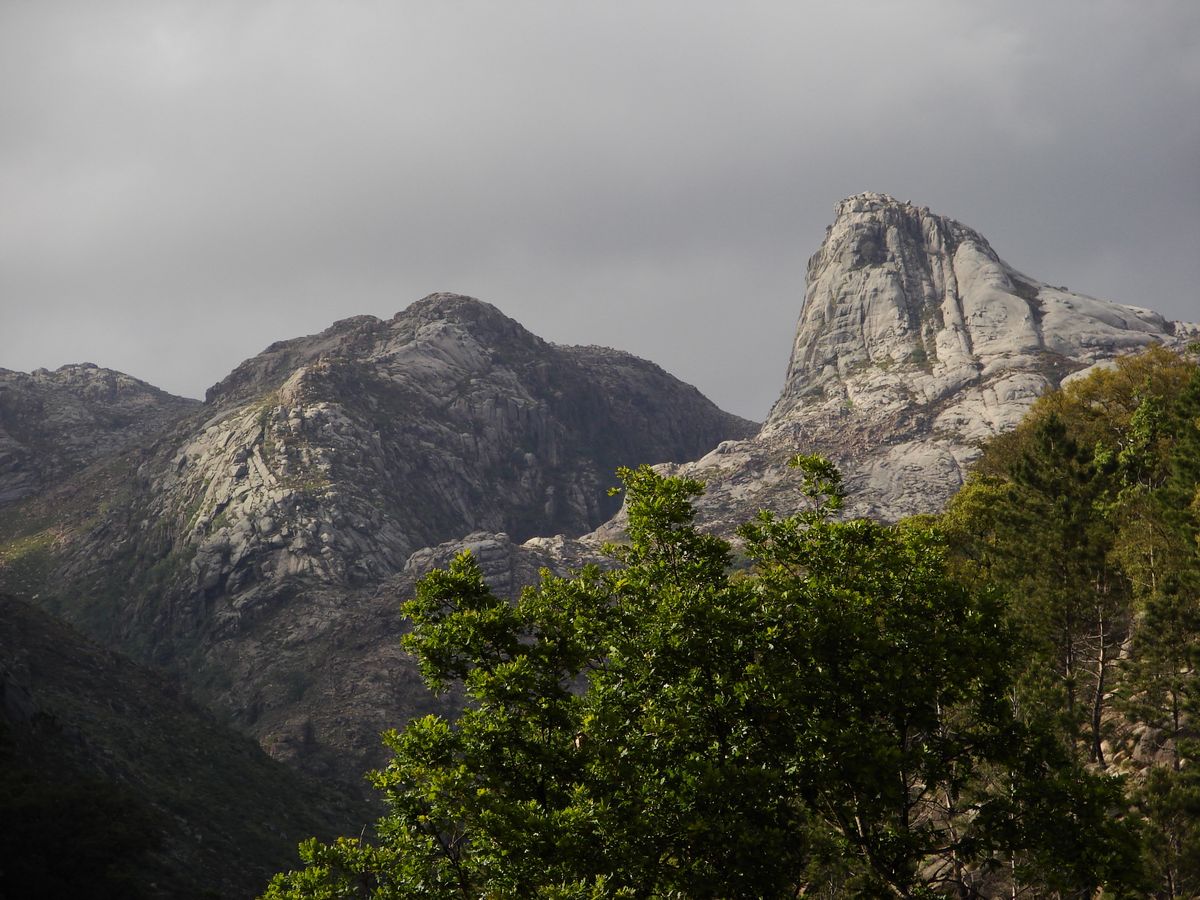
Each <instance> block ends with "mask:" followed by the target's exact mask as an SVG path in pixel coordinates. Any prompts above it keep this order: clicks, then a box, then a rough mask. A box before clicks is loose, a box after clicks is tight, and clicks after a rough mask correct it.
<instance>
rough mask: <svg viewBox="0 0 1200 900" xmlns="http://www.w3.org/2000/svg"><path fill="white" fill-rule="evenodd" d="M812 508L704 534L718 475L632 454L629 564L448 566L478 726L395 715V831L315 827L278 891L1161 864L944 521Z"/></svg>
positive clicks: (1108, 881)
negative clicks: (656, 465)
mask: <svg viewBox="0 0 1200 900" xmlns="http://www.w3.org/2000/svg"><path fill="white" fill-rule="evenodd" d="M793 463H794V464H795V465H796V466H797V467H798V468H800V469H801V470H802V475H803V477H804V479H805V484H806V488H807V492H808V495H809V497H810V499H811V501H812V505H811V508H809V509H807V510H804V511H801V512H799V513H797V514H796V515H794V516H791V517H787V518H782V519H779V518H774V517H772V516H770V515H768V514H762V515H760V516H759V518H757V519H756V520H755V521H753V522H750V523H748V524H747V525H745V526H744V527H743V528H742V529H741V532H740V534H741V537H742V538H743V540H744V541H745V551H746V553H747V554H748V556H749V557H750V559H751V560H752V561H753V563H754V566H753V568H752V569H751V570H749V571H748V572H737V573H735V572H733V571H732V569H731V561H732V558H731V550H730V547H729V545H728V544H727V543H726V542H724V541H722V540H720V539H718V538H716V537H713V536H710V535H706V534H704V533H702V532H700V531H698V530H697V529H696V528H695V527H694V525H693V522H692V509H691V505H690V500H691V498H693V497H694V496H696V495H698V494H699V493H700V491H701V489H702V488H701V485H700V484H699V483H698V482H694V481H686V480H679V479H671V478H662V477H660V476H658V475H656V474H655V473H654V472H653V471H652V470H650V469H648V468H643V469H639V470H637V471H630V470H623V471H622V478H623V480H624V483H625V489H626V491H627V492H628V498H627V503H628V510H629V526H628V532H629V539H630V543H629V544H628V545H627V546H621V547H613V548H610V552H611V554H612V555H613V557H614V559H615V562H616V564H617V565H616V567H615V568H613V569H611V570H601V569H598V568H595V567H589V568H585V569H583V570H582V571H580V572H579V573H577V574H576V575H574V576H572V577H568V578H560V577H556V576H553V575H551V574H550V573H548V572H544V573H543V575H542V580H541V583H540V584H539V585H537V586H535V587H531V588H528V589H527V590H526V591H525V592H524V593H523V595H522V596H521V598H520V600H519V601H518V602H517V603H516V604H509V603H507V602H505V601H503V600H501V599H499V598H497V597H496V596H494V595H493V594H492V593H491V592H490V590H489V589H488V588H487V586H486V585H485V583H484V581H483V578H482V575H481V573H480V571H479V569H478V567H477V566H476V565H475V563H474V561H473V560H472V558H471V557H470V555H469V554H463V555H462V556H460V557H458V558H457V559H456V560H455V561H454V562H453V564H452V565H451V567H450V569H449V570H448V571H435V572H433V573H431V574H430V575H429V576H427V577H426V578H425V579H423V580H422V581H421V582H420V583H419V585H418V588H417V596H416V598H415V599H413V600H411V601H410V602H408V603H407V604H406V606H405V611H406V613H407V614H408V615H409V616H410V617H411V618H412V620H413V623H414V627H413V631H412V633H411V634H410V635H409V636H408V637H407V638H406V645H407V647H408V648H409V649H410V650H411V651H412V652H413V653H415V655H416V656H417V658H418V660H419V662H420V666H421V671H422V674H423V675H424V677H425V678H426V680H427V682H428V683H429V684H430V686H431V687H432V688H433V689H434V690H446V689H449V688H451V687H453V686H456V685H458V686H461V687H462V688H463V689H464V690H465V692H466V694H467V696H468V698H469V699H470V703H469V705H468V709H467V711H466V712H464V713H463V714H462V715H461V717H459V718H458V719H457V720H456V721H448V720H446V719H443V718H440V717H437V716H429V717H426V718H424V719H420V720H417V721H414V722H413V723H411V724H410V725H409V726H408V728H407V729H406V730H405V731H404V732H402V733H398V732H390V733H388V734H387V735H386V736H385V740H386V743H387V744H388V746H389V747H390V749H391V751H392V753H393V759H392V762H391V763H390V764H389V765H388V767H387V768H386V769H385V770H383V771H381V772H378V773H375V774H374V775H373V779H374V783H375V785H376V786H377V787H378V788H379V789H380V790H381V791H382V792H383V795H384V797H385V800H386V802H387V805H388V809H389V812H388V814H387V815H386V816H384V817H383V818H382V819H380V820H379V822H378V824H377V827H376V833H375V835H374V839H373V840H372V841H369V842H368V841H366V840H364V839H361V838H355V839H341V840H339V841H337V842H335V843H333V844H322V843H319V842H317V841H310V842H307V843H305V844H304V845H302V847H301V856H302V858H303V860H304V862H305V863H306V864H307V868H305V869H304V870H302V871H299V872H294V873H291V874H287V875H280V876H277V877H276V879H275V880H274V881H273V883H272V885H271V888H270V890H269V891H268V894H267V896H268V897H269V898H276V900H278V898H309V897H322V898H325V897H381V898H382V897H410V896H421V897H480V896H546V897H563V898H565V897H573V898H585V897H586V898H598V897H692V896H698V897H716V896H721V897H781V896H796V895H798V894H801V893H803V894H805V895H807V896H826V897H834V896H878V897H885V896H900V897H930V896H939V895H946V894H949V895H954V896H964V897H966V896H989V895H990V896H995V895H998V894H999V893H1001V892H1004V894H1005V896H1010V895H1012V893H1013V892H1016V893H1017V894H1018V895H1024V896H1051V895H1058V896H1092V895H1093V894H1094V892H1095V891H1096V889H1097V888H1098V887H1100V886H1105V887H1106V888H1107V889H1108V890H1109V891H1110V892H1113V893H1116V894H1132V895H1136V893H1137V892H1139V891H1140V890H1141V889H1142V882H1141V878H1142V870H1141V866H1140V861H1139V858H1138V854H1139V847H1140V845H1139V843H1138V838H1137V835H1136V832H1135V830H1134V829H1133V828H1132V827H1131V825H1130V824H1129V823H1128V822H1126V821H1122V820H1120V819H1117V818H1114V817H1112V816H1111V815H1110V812H1111V810H1113V809H1115V808H1119V807H1120V805H1121V802H1122V800H1121V785H1120V782H1119V781H1117V780H1116V779H1113V778H1109V777H1107V776H1105V775H1103V774H1099V773H1095V772H1089V771H1087V770H1085V768H1084V766H1083V765H1082V764H1081V763H1080V762H1079V761H1078V760H1076V759H1075V758H1073V756H1072V754H1071V753H1070V752H1068V748H1067V747H1066V746H1065V745H1064V744H1063V743H1062V742H1061V741H1060V740H1058V739H1057V735H1056V733H1055V732H1054V730H1053V728H1052V727H1051V723H1047V722H1046V721H1045V720H1044V719H1043V718H1042V717H1040V716H1028V717H1027V716H1025V715H1024V714H1023V710H1022V709H1021V708H1020V706H1019V705H1018V704H1015V703H1014V702H1013V698H1014V697H1016V696H1017V695H1018V688H1017V685H1018V677H1019V675H1020V672H1019V671H1018V669H1017V668H1016V666H1015V664H1014V662H1015V659H1014V657H1013V656H1012V654H1011V652H1010V646H1011V644H1012V643H1013V641H1014V640H1015V636H1014V634H1013V633H1012V631H1011V628H1010V625H1009V624H1008V621H1007V614H1006V609H1005V607H1004V605H1003V603H1002V602H1001V601H1002V597H1001V596H1000V595H999V594H997V593H996V592H995V591H992V590H988V589H983V590H973V589H970V588H968V587H966V586H964V583H963V582H961V581H959V580H957V579H956V578H955V577H954V575H953V572H952V571H951V569H950V567H949V566H948V564H947V553H946V546H945V543H944V541H943V539H942V537H941V534H940V532H939V530H938V529H937V528H936V527H934V526H933V525H932V524H930V523H929V522H924V521H922V522H912V523H905V524H902V525H900V526H897V527H889V526H884V525H880V524H877V523H873V522H870V521H865V520H858V521H852V522H837V521H834V520H833V518H832V514H833V513H834V512H836V510H837V509H838V508H839V507H840V505H841V499H842V488H841V481H840V475H839V474H838V472H837V470H836V469H835V468H834V467H833V466H832V465H830V464H829V463H828V462H827V461H825V460H823V459H821V458H819V457H797V458H796V459H795V460H794V461H793Z"/></svg>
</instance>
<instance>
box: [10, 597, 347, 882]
mask: <svg viewBox="0 0 1200 900" xmlns="http://www.w3.org/2000/svg"><path fill="white" fill-rule="evenodd" d="M0 773H2V774H0V823H2V824H0V896H9V897H14V898H15V897H32V896H46V897H49V896H68V895H72V896H73V895H86V896H89V897H114V898H116V897H122V898H124V897H205V896H207V897H213V896H222V897H230V898H233V897H251V896H255V895H256V894H257V893H258V892H259V891H261V890H262V888H263V887H264V886H265V883H266V880H267V878H268V877H269V875H270V874H271V873H272V872H273V871H276V870H278V869H281V868H286V867H288V866H289V865H291V864H292V863H293V861H294V858H295V845H296V843H297V842H298V841H300V840H302V839H304V838H306V837H309V836H311V835H313V834H324V835H327V836H332V835H334V834H337V833H350V832H352V833H357V832H358V830H359V828H360V827H361V824H362V823H363V822H365V821H367V818H368V813H367V810H366V809H364V808H362V807H359V806H356V805H355V804H353V803H351V802H349V801H347V800H346V799H345V797H344V795H341V794H340V793H338V792H335V791H333V790H331V789H329V788H327V787H321V786H319V785H317V784H315V783H312V782H309V781H308V780H306V779H304V778H302V777H300V776H299V775H298V774H297V773H295V772H293V771H291V770H290V769H288V768H287V767H286V766H284V765H282V764H280V763H278V762H275V761H274V760H272V759H271V758H270V757H268V756H267V755H266V754H265V753H263V752H262V750H261V749H260V748H259V747H257V746H256V745H255V744H254V743H253V742H252V741H250V740H249V739H248V738H246V737H245V736H244V735H240V734H237V733H235V732H234V731H232V730H231V729H229V728H228V727H227V726H223V725H221V724H219V723H218V722H217V721H216V720H215V719H214V718H213V716H212V715H211V713H209V712H207V711H206V710H203V709H201V708H200V707H198V706H197V705H196V704H194V703H193V702H191V701H190V700H189V699H188V697H187V695H186V694H185V693H183V692H182V691H181V690H180V689H179V688H178V687H176V686H174V685H173V684H172V683H171V682H170V681H164V679H163V678H162V677H161V675H159V674H158V673H154V672H151V671H149V670H147V669H144V668H142V667H141V666H138V665H136V664H134V663H133V662H131V661H129V660H128V659H125V658H123V657H121V656H119V655H117V654H114V653H112V652H110V651H107V650H104V649H102V648H100V647H98V646H96V645H95V644H93V643H92V642H90V641H88V640H86V639H84V638H83V637H82V636H81V635H79V634H78V633H77V632H75V631H74V630H73V629H71V628H69V627H68V626H66V625H65V624H63V623H62V622H61V621H58V620H56V619H54V618H52V617H50V616H48V615H46V614H45V613H43V612H41V611H39V610H37V609H35V608H33V607H31V606H29V605H28V604H25V603H22V602H20V601H19V600H17V599H15V598H13V597H9V596H5V595H0Z"/></svg>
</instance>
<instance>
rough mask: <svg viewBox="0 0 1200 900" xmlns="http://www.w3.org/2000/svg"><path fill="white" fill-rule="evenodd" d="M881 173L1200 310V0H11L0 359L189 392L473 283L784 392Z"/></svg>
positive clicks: (513, 302) (565, 325)
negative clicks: (281, 347) (836, 215)
mask: <svg viewBox="0 0 1200 900" xmlns="http://www.w3.org/2000/svg"><path fill="white" fill-rule="evenodd" d="M861 190H880V191H886V192H888V193H891V194H893V195H895V196H897V197H899V198H900V199H909V200H912V201H914V202H917V203H920V204H922V205H928V206H929V207H931V208H932V209H934V210H935V211H937V212H941V213H944V214H947V215H950V216H953V217H955V218H958V219H960V220H962V221H964V222H966V223H967V224H969V225H971V226H973V227H975V228H977V229H978V230H979V231H981V232H982V233H983V234H985V235H986V236H987V237H988V238H989V239H990V240H991V242H992V244H993V246H995V248H996V250H997V251H998V252H999V253H1000V255H1001V256H1003V257H1004V258H1005V259H1006V260H1007V261H1008V262H1010V263H1011V264H1013V265H1015V266H1017V267H1018V268H1020V269H1022V270H1024V271H1025V272H1027V273H1029V274H1030V275H1033V276H1035V277H1038V278H1041V279H1043V280H1046V281H1049V282H1052V283H1054V284H1066V285H1068V286H1069V287H1070V288H1071V289H1073V290H1079V291H1083V292H1085V293H1090V294H1094V295H1098V296H1103V297H1107V298H1110V299H1114V300H1119V301H1121V302H1126V303H1134V304H1137V305H1142V306H1149V307H1152V308H1155V309H1157V310H1159V311H1160V312H1162V313H1164V314H1165V315H1167V316H1169V317H1172V318H1186V319H1200V290H1198V289H1197V285H1198V284H1200V3H1196V2H1195V0H1178V2H1170V0H1138V2H1133V0H1130V2H1125V3H1118V2H1106V0H1077V2H1065V0H1064V2H1046V0H1040V2H1036V3H1035V2H1011V0H1010V2H1005V3H988V4H979V3H971V2H948V0H946V2H941V0H909V2H899V0H894V2H883V0H880V2H843V3H838V4H832V3H800V2H773V3H754V2H745V0H742V2H738V3H704V2H698V0H688V2H678V3H666V2H639V3H632V2H630V3H624V2H570V3H564V2H559V0H556V2H552V0H546V2H540V3H532V2H513V0H508V2H503V3H500V2H494V0H493V2H483V0H481V2H474V3H466V2H453V0H447V2H428V0H423V2H382V0H379V2H372V0H358V2H333V0H329V2H324V3H316V2H308V3H306V2H244V0H238V2H227V3H223V2H213V0H204V2H200V0H197V2H191V3H184V2H166V0H153V2H144V3H122V2H104V3H96V2H93V0H89V2H79V3H56V2H47V0H38V2H33V0H29V2H21V0H8V2H5V3H3V5H0V366H3V367H6V368H10V369H21V370H29V369H32V368H36V367H39V366H47V367H51V368H52V367H55V366H58V365H61V364H63V363H66V362H77V361H82V360H90V361H92V362H95V363H97V364H100V365H105V366H111V367H113V368H117V369H121V370H123V371H126V372H129V373H130V374H132V375H136V376H138V377H140V378H144V379H146V380H148V381H150V382H153V383H154V384H157V385H159V386H160V387H163V388H166V389H168V390H171V391H174V392H176V393H182V394H186V395H190V396H201V395H202V394H203V391H204V389H205V388H206V387H207V386H208V385H210V384H212V383H213V382H215V381H217V380H218V379H220V378H221V377H222V376H223V375H224V374H225V373H226V372H227V371H228V370H229V369H230V368H232V367H233V366H234V365H236V364H237V363H238V362H239V361H241V360H242V359H244V358H246V357H247V356H250V355H253V354H254V353H257V352H258V351H259V350H261V349H263V347H265V346H266V345H267V344H268V343H270V342H272V341H274V340H277V339H281V338H285V337H292V336H295V335H298V334H306V333H311V332H314V331H318V330H320V329H322V328H324V327H326V326H327V325H328V324H329V323H331V322H332V321H334V320H335V319H339V318H344V317H346V316H349V315H356V314H360V313H371V314H374V315H378V316H381V317H387V316H390V315H392V314H393V313H395V312H396V311H397V310H399V309H402V308H403V307H405V306H407V305H408V304H409V303H410V302H412V301H413V300H416V299H418V298H420V297H422V296H424V295H425V294H428V293H430V292H432V291H435V290H451V291H458V292H461V293H467V294H471V295H473V296H477V297H479V298H481V299H484V300H488V301H490V302H492V303H495V304H496V305H497V306H499V307H500V308H501V309H502V310H503V311H504V312H506V313H507V314H508V315H510V316H512V317H514V318H516V319H517V320H519V321H520V322H522V323H523V324H524V325H525V326H526V327H527V328H529V329H530V330H531V331H533V332H535V333H537V334H539V335H541V336H542V337H545V338H547V339H550V340H555V341H560V342H565V343H599V344H609V345H612V346H615V347H620V348H622V349H626V350H630V351H633V352H635V353H637V354H639V355H641V356H645V357H648V358H650V359H653V360H654V361H655V362H658V363H659V364H661V365H662V366H664V367H665V368H666V369H668V370H669V371H671V372H672V373H674V374H676V375H678V376H679V377H681V378H683V379H684V380H686V381H689V382H691V383H693V384H695V385H697V386H698V387H699V388H700V389H701V390H702V391H704V392H705V393H706V394H708V395H709V396H710V397H712V398H713V399H714V400H716V401H717V402H718V403H720V404H721V405H722V406H724V407H726V408H727V409H731V410H733V411H735V412H739V413H742V414H743V415H747V416H753V417H756V418H759V417H761V416H763V415H764V414H765V412H766V410H767V408H768V407H769V406H770V404H771V402H772V401H773V400H774V399H775V396H776V393H777V392H778V390H779V388H780V386H781V385H782V381H783V374H784V369H785V367H786V364H787V354H788V351H789V346H790V341H791V336H792V331H793V327H794V324H795V322H796V319H797V316H798V314H799V309H800V302H801V300H802V297H803V285H804V269H805V264H806V261H807V259H808V257H809V256H810V255H811V254H812V253H813V252H814V251H815V250H816V248H817V247H818V245H819V244H820V241H821V239H822V237H823V234H824V228H825V226H826V225H827V224H828V223H829V221H830V219H831V217H832V209H833V205H834V204H835V203H836V201H837V200H839V199H840V198H842V197H843V196H846V195H849V194H852V193H856V192H858V191H861Z"/></svg>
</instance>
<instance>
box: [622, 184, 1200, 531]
mask: <svg viewBox="0 0 1200 900" xmlns="http://www.w3.org/2000/svg"><path fill="white" fill-rule="evenodd" d="M1196 333H1197V326H1195V325H1188V324H1186V323H1181V322H1168V321H1166V320H1165V319H1163V317H1162V316H1160V315H1159V314H1158V313H1155V312H1152V311H1151V310H1148V309H1143V308H1140V307H1134V306H1125V305H1122V304H1119V303H1113V302H1110V301H1107V300H1099V299H1096V298H1093V297H1087V296H1084V295H1082V294H1076V293H1073V292H1071V291H1068V290H1067V289H1066V288H1063V287H1054V286H1051V285H1048V284H1044V283H1042V282H1040V281H1037V280H1036V279H1034V278H1031V277H1029V276H1027V275H1024V274H1022V273H1021V272H1019V271H1017V270H1016V269H1014V268H1013V267H1011V266H1010V265H1008V264H1007V263H1005V262H1004V261H1003V260H1001V259H1000V257H999V256H998V255H997V254H996V252H995V250H993V249H992V247H991V245H990V244H988V242H987V241H986V240H985V239H984V238H983V237H982V236H981V235H980V234H979V233H978V232H976V231H974V230H972V229H970V228H968V227H967V226H965V225H963V224H961V223H959V222H956V221H954V220H952V219H948V218H945V217H943V216H939V215H936V214H934V213H931V212H930V211H929V210H928V209H927V208H925V207H918V206H914V205H912V204H910V203H902V202H899V201H897V200H895V199H893V198H891V197H889V196H887V195H885V194H878V193H864V194H858V195H856V196H854V197H850V198H848V199H846V200H844V201H842V202H841V203H840V204H838V206H837V217H836V219H835V220H834V223H833V224H832V225H831V226H830V227H829V229H828V230H827V233H826V237H825V241H824V243H823V244H822V245H821V248H820V249H819V250H818V251H817V252H816V254H815V255H814V256H813V257H812V258H811V259H810V260H809V264H808V284H807V290H806V294H805V298H804V305H803V307H802V309H801V313H800V320H799V324H798V326H797V329H796V338H795V342H794V345H793V349H792V356H791V360H790V362H789V364H788V369H787V377H786V380H785V383H784V386H783V390H782V392H781V393H780V396H779V399H778V400H777V401H776V403H775V405H774V407H773V408H772V410H771V412H770V415H769V416H768V418H767V421H766V422H765V423H764V424H763V427H762V429H761V430H760V431H759V433H758V434H757V435H756V436H755V437H753V438H751V439H750V440H745V441H730V442H726V443H723V444H721V445H719V446H718V447H717V448H716V449H715V450H713V451H712V452H711V453H709V454H708V455H706V456H705V457H703V458H702V459H700V460H699V461H697V462H695V463H691V464H687V465H683V466H678V467H673V468H672V469H671V470H672V471H675V472H678V473H680V474H685V475H688V476H690V477H696V478H700V479H702V480H704V481H705V482H707V484H708V493H707V495H706V496H705V498H703V500H702V501H701V503H700V507H701V517H702V518H703V519H704V520H706V521H708V522H709V523H710V524H711V525H712V526H713V527H715V528H717V529H719V530H723V531H726V532H728V531H729V530H730V529H731V528H732V526H733V525H735V524H737V523H738V522H740V521H744V520H745V519H747V518H749V517H750V516H751V515H753V513H754V511H755V510H757V509H758V508H769V509H773V510H776V511H777V512H779V513H783V514H786V513H787V512H789V511H794V510H795V509H796V508H797V507H798V505H799V504H801V503H802V502H803V498H802V497H801V495H800V493H799V491H798V490H797V488H796V484H795V478H794V477H792V476H791V474H790V473H789V471H788V470H787V468H786V466H785V465H784V462H785V460H786V459H787V458H788V457H790V456H791V455H793V454H795V453H808V452H820V453H823V454H825V455H827V456H829V457H831V458H832V459H834V461H836V462H837V463H838V464H839V465H840V466H841V467H842V471H843V475H844V476H845V478H846V481H847V487H848V489H849V494H850V504H849V509H848V512H849V514H851V515H868V516H873V517H876V518H880V519H885V520H895V519H897V518H900V517H902V516H906V515H912V514H914V513H927V512H936V511H938V510H939V509H941V507H942V506H943V504H944V503H945V502H946V501H947V500H948V499H949V498H950V497H951V496H952V495H953V494H954V492H955V491H956V490H958V488H959V486H960V485H961V484H962V481H963V477H964V474H965V472H966V470H967V469H968V467H969V466H970V464H971V463H972V462H973V461H974V460H975V458H976V457H977V456H978V453H979V445H980V442H981V441H984V440H986V439H987V438H989V437H991V436H993V435H995V434H998V433H1000V432H1003V431H1006V430H1008V429H1010V428H1012V427H1013V426H1014V425H1016V423H1017V422H1018V421H1019V420H1020V418H1021V417H1022V416H1023V415H1024V414H1025V412H1026V410H1028V409H1029V407H1030V405H1031V404H1032V403H1033V401H1034V400H1036V399H1037V397H1038V396H1040V395H1041V394H1042V393H1043V392H1044V391H1046V390H1047V389H1050V388H1055V387H1058V386H1059V385H1060V384H1061V383H1062V381H1063V380H1064V378H1067V377H1069V376H1070V375H1071V374H1072V373H1075V372H1078V371H1081V370H1083V369H1086V368H1088V367H1090V366H1092V365H1095V364H1099V363H1103V361H1105V360H1111V359H1112V358H1113V357H1114V356H1117V355H1120V354H1123V353H1129V352H1133V351H1136V350H1138V349H1141V348H1143V347H1145V346H1147V345H1149V344H1151V343H1156V342H1162V343H1168V344H1179V343H1182V342H1184V341H1186V340H1189V339H1191V338H1192V337H1194V336H1195V335H1196ZM617 527H619V523H617V525H616V526H610V527H609V528H608V529H606V531H605V533H607V534H610V535H611V534H612V533H614V531H615V530H616V529H617Z"/></svg>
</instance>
